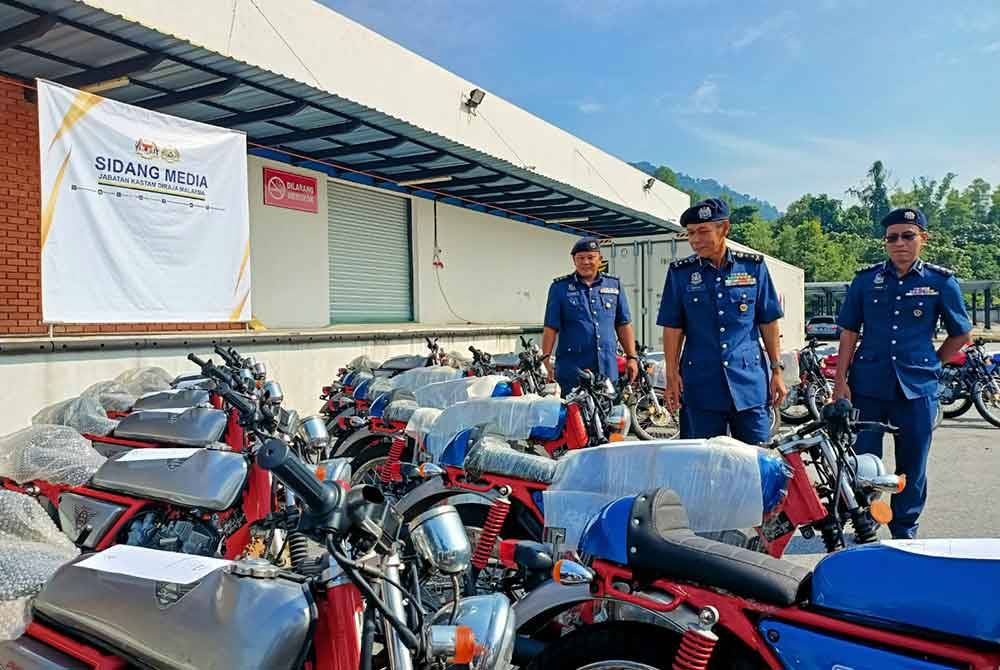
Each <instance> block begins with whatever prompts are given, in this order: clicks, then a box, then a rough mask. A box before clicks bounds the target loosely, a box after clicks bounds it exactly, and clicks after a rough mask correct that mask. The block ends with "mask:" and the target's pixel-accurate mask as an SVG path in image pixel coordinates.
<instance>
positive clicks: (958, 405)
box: [939, 397, 972, 419]
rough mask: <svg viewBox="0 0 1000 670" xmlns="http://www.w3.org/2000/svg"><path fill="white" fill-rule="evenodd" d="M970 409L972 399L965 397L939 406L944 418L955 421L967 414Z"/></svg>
mask: <svg viewBox="0 0 1000 670" xmlns="http://www.w3.org/2000/svg"><path fill="white" fill-rule="evenodd" d="M939 404H940V403H939ZM971 408H972V398H968V397H966V398H962V399H961V400H956V401H955V402H951V403H948V404H947V405H941V412H942V413H943V414H944V418H946V419H955V418H958V417H960V416H962V415H963V414H965V413H966V412H968V411H969V410H970V409H971Z"/></svg>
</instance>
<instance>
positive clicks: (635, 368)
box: [625, 358, 639, 382]
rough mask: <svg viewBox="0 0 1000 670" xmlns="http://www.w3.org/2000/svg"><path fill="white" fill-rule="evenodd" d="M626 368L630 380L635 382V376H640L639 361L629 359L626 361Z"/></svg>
mask: <svg viewBox="0 0 1000 670" xmlns="http://www.w3.org/2000/svg"><path fill="white" fill-rule="evenodd" d="M625 370H626V371H627V372H628V380H629V381H630V382H634V381H635V378H636V377H638V376H639V361H637V360H635V359H634V358H630V359H628V361H627V362H626V363H625Z"/></svg>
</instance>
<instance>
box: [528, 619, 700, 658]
mask: <svg viewBox="0 0 1000 670" xmlns="http://www.w3.org/2000/svg"><path fill="white" fill-rule="evenodd" d="M651 640H655V641H656V642H655V644H651V642H650V641H651ZM679 646H680V636H678V635H671V634H670V632H669V631H668V630H665V629H664V628H660V627H658V626H654V625H652V624H641V623H629V622H613V623H600V624H597V625H593V626H583V627H582V628H578V629H577V630H575V631H573V632H572V633H570V634H569V635H565V636H564V637H561V638H559V639H558V640H556V641H555V642H552V643H550V644H547V645H546V646H545V648H544V649H543V650H542V652H541V653H540V654H538V655H537V656H535V657H534V658H533V659H532V660H531V663H530V664H529V665H528V669H527V670H581V669H582V668H588V669H589V668H594V669H595V670H597V669H598V668H600V669H601V670H604V669H607V670H619V669H628V670H670V668H671V667H681V666H675V665H674V656H675V655H676V653H677V648H678V647H679Z"/></svg>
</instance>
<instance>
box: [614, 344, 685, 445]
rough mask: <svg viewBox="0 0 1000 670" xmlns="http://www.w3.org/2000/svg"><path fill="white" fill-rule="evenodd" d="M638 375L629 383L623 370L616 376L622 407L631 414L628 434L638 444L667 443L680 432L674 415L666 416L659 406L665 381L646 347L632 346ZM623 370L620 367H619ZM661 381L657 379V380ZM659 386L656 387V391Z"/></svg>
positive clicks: (668, 413)
mask: <svg viewBox="0 0 1000 670" xmlns="http://www.w3.org/2000/svg"><path fill="white" fill-rule="evenodd" d="M636 355H637V357H638V358H639V361H638V364H639V365H638V367H639V374H638V376H637V377H636V379H635V381H634V382H631V383H630V382H629V381H628V378H627V377H626V376H625V375H624V372H625V371H624V369H622V370H620V371H619V373H620V375H621V376H619V385H620V386H619V388H620V391H621V395H622V398H623V400H624V402H625V405H626V406H627V407H628V409H629V412H630V413H631V414H632V432H633V433H634V434H635V436H636V437H638V438H639V439H640V440H671V439H674V438H675V437H677V436H678V435H679V434H680V431H681V425H680V419H679V418H678V416H677V413H676V412H670V411H669V410H668V409H667V408H666V407H665V406H664V405H663V402H662V398H663V388H664V387H665V386H666V377H665V375H664V369H663V366H662V364H661V365H660V366H659V367H657V364H656V363H654V362H653V361H651V360H650V359H649V358H648V356H649V347H645V346H643V345H641V344H639V343H638V342H636ZM622 368H624V366H622ZM658 376H659V377H662V379H657V377H658ZM657 382H659V387H657Z"/></svg>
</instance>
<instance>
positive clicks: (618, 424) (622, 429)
mask: <svg viewBox="0 0 1000 670" xmlns="http://www.w3.org/2000/svg"><path fill="white" fill-rule="evenodd" d="M630 418H631V414H630V412H629V411H628V407H626V406H625V405H615V406H614V407H612V408H611V412H609V413H608V427H609V428H610V429H611V430H612V432H615V433H621V434H622V435H627V434H628V430H629V428H630V427H631V423H632V422H631V420H630Z"/></svg>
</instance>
